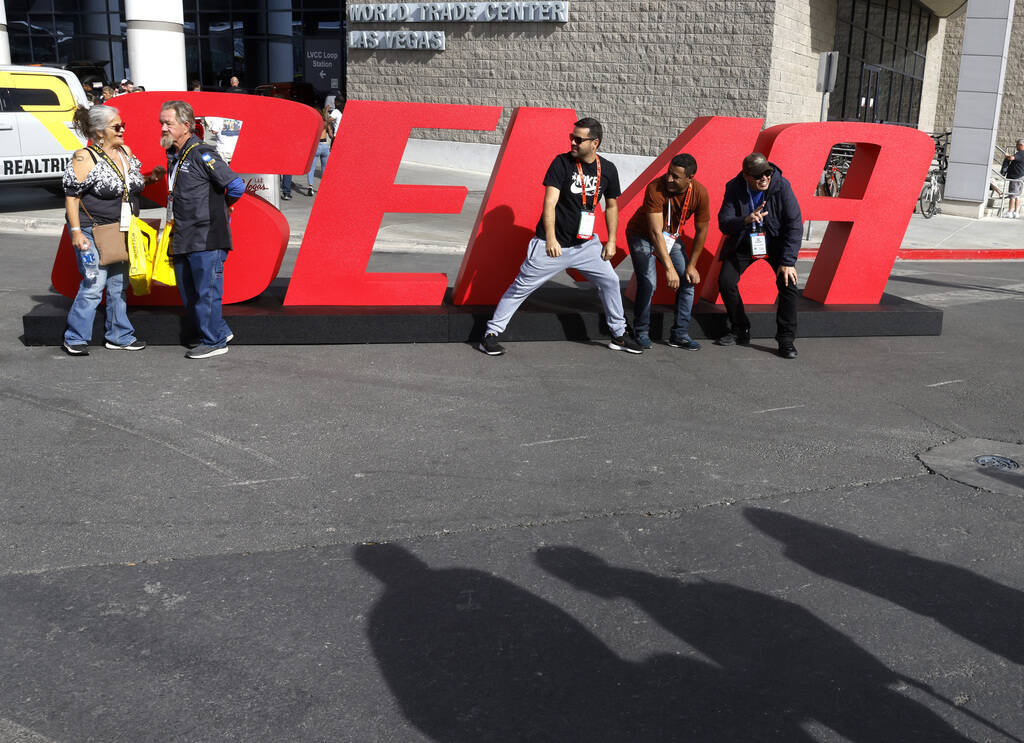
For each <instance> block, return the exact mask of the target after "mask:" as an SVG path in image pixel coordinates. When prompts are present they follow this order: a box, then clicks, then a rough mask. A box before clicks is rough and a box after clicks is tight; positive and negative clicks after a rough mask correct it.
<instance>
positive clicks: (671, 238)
mask: <svg viewBox="0 0 1024 743" xmlns="http://www.w3.org/2000/svg"><path fill="white" fill-rule="evenodd" d="M661 236H662V237H663V238H665V247H666V248H667V249H668V250H672V246H673V245H675V244H676V236H675V235H673V234H672V233H671V232H666V231H665V230H662V231H661Z"/></svg>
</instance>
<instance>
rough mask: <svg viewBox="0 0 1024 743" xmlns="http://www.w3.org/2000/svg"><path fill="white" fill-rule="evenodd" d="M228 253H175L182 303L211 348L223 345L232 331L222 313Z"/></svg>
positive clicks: (175, 277)
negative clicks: (225, 262)
mask: <svg viewBox="0 0 1024 743" xmlns="http://www.w3.org/2000/svg"><path fill="white" fill-rule="evenodd" d="M227 257H228V251H226V250H201V251H199V252H195V253H185V254H184V255H176V256H174V279H175V281H176V282H177V284H178V294H180V295H181V303H182V304H184V305H185V310H186V311H187V312H188V318H189V320H191V321H192V325H193V326H194V327H195V329H196V332H197V333H198V340H199V342H200V343H201V344H202V345H204V346H209V347H210V348H223V347H224V346H226V345H227V342H228V336H229V335H230V334H231V328H229V327H228V324H227V323H226V322H225V321H224V317H223V315H222V314H221V300H222V299H223V297H224V261H225V260H227Z"/></svg>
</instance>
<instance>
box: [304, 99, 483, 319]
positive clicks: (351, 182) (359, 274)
mask: <svg viewBox="0 0 1024 743" xmlns="http://www.w3.org/2000/svg"><path fill="white" fill-rule="evenodd" d="M500 116H501V107H500V106H461V105H445V104H437V103H379V102H376V101H349V103H348V104H346V106H345V117H344V118H343V119H342V120H341V124H340V126H339V127H338V134H337V139H336V140H335V143H334V148H333V150H332V151H331V157H330V159H329V160H328V161H327V167H326V169H325V172H324V176H323V180H322V182H321V184H320V192H319V193H318V194H317V199H316V202H315V203H314V205H313V211H312V213H311V214H310V217H309V226H308V227H307V229H306V234H305V236H304V237H303V239H302V247H301V248H300V249H299V257H298V260H297V261H296V263H295V269H294V270H293V271H292V278H291V283H290V284H289V285H288V294H287V295H286V297H285V301H284V303H285V304H286V305H341V306H353V305H356V306H358V305H439V304H441V302H442V300H443V299H444V293H445V291H446V290H447V289H448V277H447V276H446V275H445V274H443V273H439V274H426V273H367V271H366V266H367V263H369V260H370V253H371V252H372V251H373V242H374V240H375V239H376V237H377V231H378V229H380V221H381V217H382V216H383V214H384V213H385V212H412V213H424V212H425V213H434V214H458V213H459V212H460V211H461V210H462V205H463V203H464V202H465V200H466V195H467V194H468V193H469V192H468V190H467V189H466V188H464V187H461V186H411V185H395V174H396V173H397V172H398V166H399V164H400V162H401V159H402V153H403V152H404V151H405V146H406V143H407V142H408V140H409V134H410V132H411V131H412V129H413V128H414V127H416V128H428V129H475V130H493V129H494V128H495V127H497V125H498V118H499V117H500Z"/></svg>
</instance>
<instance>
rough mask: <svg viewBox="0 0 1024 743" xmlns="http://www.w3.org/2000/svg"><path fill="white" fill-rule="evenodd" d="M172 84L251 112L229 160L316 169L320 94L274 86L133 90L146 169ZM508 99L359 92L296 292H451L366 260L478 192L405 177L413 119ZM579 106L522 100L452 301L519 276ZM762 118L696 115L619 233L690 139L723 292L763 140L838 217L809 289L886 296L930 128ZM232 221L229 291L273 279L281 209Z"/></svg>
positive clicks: (400, 300) (250, 199) (495, 294)
mask: <svg viewBox="0 0 1024 743" xmlns="http://www.w3.org/2000/svg"><path fill="white" fill-rule="evenodd" d="M172 98H178V99H181V100H185V101H188V102H189V103H191V104H192V106H193V108H194V109H195V112H196V116H203V115H207V116H214V115H216V116H222V117H228V118H236V119H241V120H242V121H243V122H244V124H243V126H242V130H241V135H240V136H239V141H238V145H237V147H236V149H235V152H234V156H233V159H232V161H231V167H232V169H233V170H235V171H237V172H242V173H278V174H284V173H303V172H307V171H308V170H309V165H310V163H311V162H312V159H313V153H314V150H315V147H316V144H317V142H318V140H319V138H320V129H321V127H322V122H321V118H320V116H319V114H318V113H317V112H316V111H314V110H313V109H311V108H309V107H307V106H304V105H301V104H298V103H294V102H292V101H286V100H281V99H277V98H264V97H259V96H247V95H235V94H226V93H174V92H171V93H133V94H131V95H128V96H122V97H119V98H118V99H117V101H115V103H116V105H117V108H119V109H120V112H121V118H122V119H123V120H124V121H126V122H129V123H131V124H132V126H130V127H129V128H128V132H129V133H130V134H129V140H128V144H129V146H130V147H132V148H133V150H134V151H135V153H136V154H137V155H138V156H139V158H140V159H141V160H142V162H143V169H144V170H146V171H148V170H152V168H153V167H154V166H156V165H158V164H164V163H165V160H166V158H165V154H164V152H163V150H162V149H161V148H160V146H159V141H158V140H159V124H158V120H159V113H160V106H161V104H162V103H163V102H164V101H166V100H169V99H172ZM501 112H502V109H501V107H497V106H465V105H449V104H428V103H388V102H377V101H349V102H348V104H347V105H346V107H345V116H344V118H343V119H342V121H341V125H340V126H339V128H338V134H337V140H336V141H335V143H334V148H333V150H332V152H331V157H330V159H329V161H328V163H327V168H326V171H325V172H324V174H323V179H322V181H321V184H320V189H319V191H318V193H317V197H316V201H315V202H314V204H313V210H312V213H311V214H310V218H309V223H308V226H307V228H306V233H305V235H304V237H303V240H302V246H301V248H300V250H299V255H298V258H297V261H296V264H295V269H294V271H293V273H292V277H291V280H290V282H289V285H288V292H287V295H286V297H285V304H286V305H291V306H302V305H316V306H366V305H392V306H436V305H439V304H441V303H442V301H443V297H444V294H445V291H446V289H447V288H448V277H447V275H445V274H429V273H368V272H367V271H366V267H367V264H368V262H369V259H370V253H371V252H372V251H373V243H374V240H375V239H376V236H377V231H378V230H379V228H380V223H381V218H382V217H383V215H384V214H385V213H387V212H405V213H435V214H457V213H459V212H460V211H461V210H462V206H463V204H464V203H465V199H466V196H467V194H468V191H467V189H465V188H463V187H457V186H417V185H399V184H395V182H394V181H395V175H396V174H397V172H398V167H399V164H400V162H401V158H402V154H403V152H404V151H405V147H406V143H407V141H408V139H409V136H410V133H411V131H412V130H413V129H417V128H426V129H464V130H474V131H494V130H495V128H496V127H497V125H498V121H499V118H500V116H501ZM577 118H578V115H577V113H576V112H575V111H573V110H572V109H551V108H529V107H521V108H517V109H515V111H514V112H513V114H512V117H511V120H510V122H509V125H508V128H507V130H506V132H505V137H504V141H503V142H502V145H501V149H500V151H499V153H498V158H497V162H496V163H495V166H494V171H493V172H492V174H491V180H490V183H489V184H488V187H487V191H486V193H485V195H484V199H483V203H482V205H481V208H480V212H479V214H478V215H477V220H476V224H475V225H474V227H473V231H472V233H471V235H470V238H469V244H468V246H467V248H466V253H465V256H464V257H463V260H462V266H461V267H460V269H459V274H458V278H457V279H456V281H455V288H454V292H453V294H452V301H453V302H454V303H455V304H457V305H463V304H472V305H492V304H496V303H497V301H498V299H499V298H500V297H501V294H502V293H503V292H504V291H505V289H506V288H507V287H508V285H509V283H511V281H512V280H513V278H515V275H516V271H517V270H518V267H519V265H520V264H521V263H522V261H523V258H524V257H525V253H526V245H527V242H528V239H529V237H530V236H531V235H532V234H533V232H534V229H535V227H536V224H537V220H538V219H539V218H540V211H541V201H542V189H541V181H542V179H543V176H544V172H545V171H546V169H547V167H548V164H549V163H550V161H551V159H552V158H553V157H554V156H555V155H556V154H558V153H559V152H562V151H564V150H565V133H566V132H567V131H570V130H571V129H572V125H573V122H575V121H576V120H577ZM763 123H764V121H763V119H746V118H732V117H722V116H707V117H701V118H699V119H696V120H694V121H693V123H691V124H690V126H689V127H687V128H686V130H685V131H684V132H683V133H682V134H680V135H679V136H678V137H676V139H675V141H673V142H672V144H671V145H669V147H668V148H667V149H666V150H665V151H664V152H663V153H662V154H661V155H659V156H658V157H657V158H656V159H655V160H654V162H652V163H651V165H650V167H648V168H647V170H645V171H644V172H643V173H642V174H641V175H640V176H639V177H638V178H637V179H636V180H635V181H634V182H633V183H632V184H631V185H630V186H629V187H628V188H627V189H626V190H625V191H624V192H623V194H622V196H621V197H620V198H619V208H620V214H621V216H622V218H620V220H619V224H620V233H619V235H618V240H617V244H618V245H619V246H625V245H626V239H625V234H624V229H625V224H626V221H627V217H628V216H629V215H630V214H632V213H633V211H635V210H636V209H638V208H639V207H640V205H641V204H642V201H643V192H644V188H645V186H646V185H647V183H648V182H649V181H650V180H652V179H653V178H655V177H657V176H659V175H661V174H662V173H664V172H665V170H666V168H667V167H668V162H669V160H671V159H672V157H673V156H675V155H677V154H679V153H680V152H689V153H691V154H692V155H693V156H694V157H696V159H697V162H698V164H699V169H698V173H697V178H698V180H700V181H701V182H702V183H704V184H705V185H706V186H707V188H708V191H709V193H710V195H711V201H712V204H711V208H712V220H711V225H710V228H709V234H708V237H707V242H706V245H705V254H704V256H703V258H702V261H701V265H700V266H698V269H699V271H700V274H701V277H702V278H703V281H702V283H701V286H700V287H699V292H700V296H701V297H702V298H704V299H706V300H708V301H712V302H714V301H716V300H717V299H718V296H717V295H718V282H717V273H718V265H719V264H718V262H717V261H716V260H715V255H716V253H717V251H718V248H719V246H720V244H721V242H722V235H721V233H720V232H719V231H718V228H717V224H716V220H715V218H714V215H715V212H716V210H717V206H718V204H719V203H720V201H721V195H722V193H723V192H724V189H725V184H726V182H727V181H728V180H730V179H731V178H733V177H734V176H735V175H736V174H737V173H738V172H739V166H740V161H741V160H742V159H743V157H744V156H745V155H747V154H749V153H750V152H753V151H759V152H763V153H765V154H766V155H767V156H768V157H769V159H770V160H771V161H772V162H774V163H776V164H777V165H779V167H780V168H782V170H783V171H784V173H785V176H786V178H787V179H788V180H789V181H790V183H791V184H792V186H793V190H794V192H795V193H796V196H797V199H798V200H799V202H800V208H801V210H802V211H803V217H804V219H812V220H823V221H828V222H829V226H828V229H827V230H826V232H825V234H824V237H823V239H822V242H821V247H820V249H819V250H818V255H817V257H816V258H815V260H814V264H813V267H812V269H811V272H810V275H809V276H808V279H807V285H806V288H805V289H804V292H803V294H804V296H805V297H807V298H809V299H812V300H815V301H817V302H822V303H824V304H877V303H878V301H879V300H880V299H881V296H882V292H883V290H884V288H885V284H886V282H887V281H888V278H889V273H890V271H891V270H892V266H893V263H894V262H895V260H896V254H897V251H898V250H899V247H900V243H901V241H902V239H903V235H904V233H905V232H906V229H907V223H908V222H909V220H910V215H911V213H912V212H913V209H914V204H915V202H916V200H917V197H918V194H919V193H920V188H921V183H922V181H923V179H924V176H925V174H926V173H927V170H928V167H929V164H930V163H931V159H932V156H933V152H934V146H933V143H932V140H931V138H930V137H929V136H928V135H927V134H925V133H924V132H920V131H917V130H915V129H909V128H906V127H897V126H889V125H882V124H862V123H845V122H826V123H800V124H781V125H779V126H774V127H771V128H770V129H766V130H763V131H762V130H761V127H762V125H763ZM838 142H853V143H856V145H857V150H856V155H855V156H854V159H853V162H852V163H851V165H850V169H849V172H848V173H847V176H846V180H845V182H844V184H843V193H842V196H841V197H838V198H830V197H819V196H815V195H814V192H815V189H816V187H817V184H818V179H819V177H820V175H821V170H822V166H823V165H824V163H825V161H826V159H827V157H828V153H829V150H830V149H831V147H832V146H833V145H834V144H836V143H838ZM145 194H146V196H148V197H149V198H151V199H152V200H153V201H156V202H157V203H161V204H162V203H166V197H167V186H166V181H165V180H164V181H161V182H160V183H157V184H154V185H152V186H150V187H149V188H147V190H146V192H145ZM598 224H599V225H600V224H602V220H600V219H599V220H598ZM231 228H232V236H233V244H234V250H233V251H232V252H231V254H230V255H229V257H228V261H227V263H226V264H225V272H224V302H225V303H233V302H242V301H245V300H248V299H252V298H253V297H255V296H257V295H259V294H261V293H262V292H263V291H264V290H265V289H266V288H267V287H268V286H269V285H270V282H271V281H273V279H274V278H275V277H276V276H277V273H278V271H279V269H280V267H281V262H282V259H283V257H284V252H285V249H286V248H287V243H288V223H287V221H286V220H285V218H284V216H283V215H282V214H281V212H280V211H278V210H277V209H275V208H274V207H273V206H271V205H270V204H268V203H267V202H266V201H263V200H262V199H260V198H258V197H255V196H252V195H249V194H247V195H245V196H243V197H242V199H241V200H240V201H239V202H238V204H237V205H236V207H235V212H234V215H233V217H232V222H231ZM602 229H603V228H602ZM691 230H692V226H691ZM601 237H602V239H605V238H606V237H607V235H606V234H602V235H601ZM689 237H691V238H692V233H691V234H690V235H689ZM71 249H72V248H71V244H70V240H69V238H68V235H67V234H66V233H65V235H64V236H63V238H62V239H61V243H60V246H59V248H58V251H57V257H56V260H55V262H54V267H53V274H52V280H53V285H54V287H55V288H56V289H57V290H58V291H59V292H60V293H61V294H64V295H65V296H68V297H74V296H75V293H76V292H77V290H78V282H79V276H78V271H77V269H76V267H75V262H74V258H73V255H72V254H71V252H70V251H71ZM625 257H626V253H625V252H622V251H621V250H620V252H619V253H618V254H617V255H616V256H615V258H614V259H613V260H614V262H615V263H616V264H618V263H620V262H621V261H622V260H624V259H625ZM762 263H764V262H763V261H762ZM740 285H741V288H742V290H743V295H744V299H745V301H746V302H747V303H749V304H759V303H771V302H774V300H775V293H776V290H775V284H774V277H773V275H772V274H771V270H770V268H769V267H768V266H767V264H766V263H764V266H762V267H759V270H748V271H747V272H746V273H745V274H744V276H743V279H742V281H741V284H740ZM654 301H655V302H656V303H671V301H672V291H671V290H669V289H668V288H667V287H666V286H665V285H664V282H663V281H661V282H659V289H658V293H657V294H656V295H655V299H654ZM129 302H130V303H132V304H136V305H139V304H146V305H174V304H179V303H180V302H179V300H178V295H177V291H176V290H175V289H173V288H167V287H158V286H154V291H153V293H152V294H150V295H148V296H144V297H130V298H129Z"/></svg>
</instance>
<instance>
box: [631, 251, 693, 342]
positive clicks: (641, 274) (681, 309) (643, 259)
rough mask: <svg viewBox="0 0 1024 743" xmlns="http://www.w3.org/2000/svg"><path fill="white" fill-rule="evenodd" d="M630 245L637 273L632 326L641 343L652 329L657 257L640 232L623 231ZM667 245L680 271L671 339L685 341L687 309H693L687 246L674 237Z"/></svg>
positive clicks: (634, 268) (669, 253)
mask: <svg viewBox="0 0 1024 743" xmlns="http://www.w3.org/2000/svg"><path fill="white" fill-rule="evenodd" d="M626 242H627V243H628V245H629V257H630V258H631V259H632V261H633V272H634V273H635V274H636V299H635V300H634V301H633V330H634V332H635V333H636V338H637V341H638V342H640V343H641V344H643V342H644V339H646V340H647V342H650V333H651V298H652V297H653V296H654V287H655V286H656V284H657V280H658V272H657V267H658V257H657V255H656V254H655V252H654V246H653V245H652V244H651V241H650V240H648V239H647V238H646V237H643V236H641V235H626ZM667 247H668V257H669V258H670V259H671V261H672V265H673V266H674V267H675V269H676V273H678V274H679V288H678V289H677V290H676V311H675V322H674V323H673V325H672V331H671V335H670V340H672V341H675V342H685V341H689V340H690V311H691V310H692V309H693V284H691V283H689V282H688V281H687V280H686V260H687V256H686V246H685V245H684V244H683V241H682V240H676V241H675V242H674V243H673V244H672V245H669V246H667Z"/></svg>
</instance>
